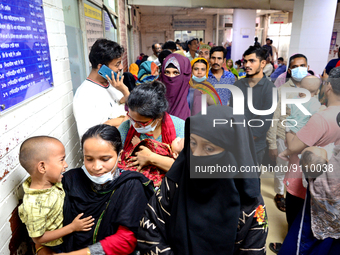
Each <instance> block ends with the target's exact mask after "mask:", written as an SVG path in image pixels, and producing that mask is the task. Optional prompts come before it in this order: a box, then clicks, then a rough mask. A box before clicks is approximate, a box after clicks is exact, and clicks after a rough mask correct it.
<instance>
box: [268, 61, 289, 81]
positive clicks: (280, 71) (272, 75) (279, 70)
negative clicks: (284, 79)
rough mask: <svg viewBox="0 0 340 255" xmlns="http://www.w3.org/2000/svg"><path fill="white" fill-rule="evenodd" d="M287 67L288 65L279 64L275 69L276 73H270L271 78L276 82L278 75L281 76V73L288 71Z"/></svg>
mask: <svg viewBox="0 0 340 255" xmlns="http://www.w3.org/2000/svg"><path fill="white" fill-rule="evenodd" d="M286 68H287V66H286V65H281V66H278V67H277V68H276V69H275V71H274V73H272V74H271V75H270V78H271V80H272V81H273V82H274V81H275V80H276V79H277V77H279V75H280V74H283V73H284V72H285V71H286Z"/></svg>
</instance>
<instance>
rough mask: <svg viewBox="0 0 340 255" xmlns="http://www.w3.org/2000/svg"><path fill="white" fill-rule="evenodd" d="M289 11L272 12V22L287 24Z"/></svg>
mask: <svg viewBox="0 0 340 255" xmlns="http://www.w3.org/2000/svg"><path fill="white" fill-rule="evenodd" d="M287 23H288V12H286V13H283V12H278V13H272V14H270V24H287Z"/></svg>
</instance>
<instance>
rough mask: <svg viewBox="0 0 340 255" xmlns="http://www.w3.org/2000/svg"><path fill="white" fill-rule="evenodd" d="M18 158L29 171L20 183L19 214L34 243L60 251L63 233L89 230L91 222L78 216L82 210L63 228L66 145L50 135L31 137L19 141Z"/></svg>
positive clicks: (91, 220) (91, 219)
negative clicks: (21, 192)
mask: <svg viewBox="0 0 340 255" xmlns="http://www.w3.org/2000/svg"><path fill="white" fill-rule="evenodd" d="M19 161H20V164H21V165H22V167H23V168H24V169H25V170H26V171H27V172H28V173H29V174H30V177H28V178H27V180H26V181H25V182H24V183H23V189H24V192H25V194H24V198H23V203H22V204H21V205H20V206H19V217H20V219H21V221H22V222H23V223H25V225H26V228H27V231H28V234H29V236H30V237H31V238H32V239H33V241H34V243H37V244H42V245H44V246H48V247H49V248H51V249H52V250H54V251H55V252H60V251H62V242H63V240H62V237H63V236H65V235H68V234H70V233H72V232H74V231H89V230H90V229H91V227H92V225H93V221H94V219H93V218H92V217H91V216H89V217H87V218H84V219H80V217H81V216H82V215H83V213H81V214H79V215H78V216H77V217H76V218H75V219H74V220H73V222H72V223H71V224H69V225H67V226H64V227H63V219H64V218H63V205H64V197H65V193H64V190H63V187H62V184H61V179H62V177H63V176H62V173H63V172H65V169H66V168H67V167H68V165H67V163H66V161H65V148H64V146H63V144H62V143H61V142H60V141H59V140H58V139H56V138H53V137H49V136H36V137H31V138H28V139H27V140H25V141H24V142H23V143H22V145H21V147H20V152H19ZM42 247H43V246H42Z"/></svg>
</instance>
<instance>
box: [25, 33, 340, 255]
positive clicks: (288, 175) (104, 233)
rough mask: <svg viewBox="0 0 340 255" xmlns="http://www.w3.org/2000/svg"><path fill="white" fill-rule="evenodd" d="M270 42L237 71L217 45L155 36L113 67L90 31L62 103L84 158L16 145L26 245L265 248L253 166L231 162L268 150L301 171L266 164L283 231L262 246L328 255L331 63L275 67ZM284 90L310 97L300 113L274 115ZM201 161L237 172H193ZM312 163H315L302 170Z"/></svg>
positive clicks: (36, 141)
mask: <svg viewBox="0 0 340 255" xmlns="http://www.w3.org/2000/svg"><path fill="white" fill-rule="evenodd" d="M271 43H272V42H270V40H269V41H268V40H267V44H266V45H265V46H263V47H261V45H259V43H258V42H257V41H255V44H254V45H251V46H249V48H248V49H245V52H244V54H243V59H242V60H238V61H236V62H235V64H236V66H235V67H234V63H233V61H232V60H231V59H230V56H228V49H226V48H225V47H223V46H214V45H212V44H211V43H210V44H209V43H208V44H203V43H202V42H199V41H198V39H196V38H193V39H191V40H190V41H188V42H187V43H186V44H185V45H183V44H182V43H180V42H173V41H168V42H166V43H164V44H159V43H156V44H154V45H152V50H153V55H152V56H145V55H143V56H142V55H141V56H140V58H139V59H138V60H137V61H136V63H133V64H132V65H131V66H130V67H129V72H126V73H124V74H122V75H121V73H122V69H123V65H122V55H123V53H124V49H123V48H122V47H121V46H120V45H119V44H117V43H116V42H113V41H110V40H107V39H98V40H97V41H96V42H95V43H94V45H93V46H92V48H91V52H90V54H89V60H90V63H91V66H92V67H91V68H92V69H91V72H90V74H89V76H88V77H87V78H86V80H85V81H84V82H83V83H82V84H81V85H80V87H79V88H78V89H77V91H76V93H75V96H74V101H73V111H74V116H75V120H76V123H77V129H78V134H79V137H80V141H81V151H82V153H83V165H82V166H80V167H78V168H75V169H71V170H67V171H66V168H67V167H68V165H67V163H66V162H65V157H66V155H65V148H64V146H63V144H62V143H61V142H60V141H59V140H58V139H56V138H53V137H49V136H35V137H31V138H28V139H27V140H26V141H24V142H23V143H22V145H21V148H20V153H19V160H20V164H21V165H22V166H23V168H24V169H25V170H26V171H27V172H28V173H29V175H30V177H29V178H28V179H27V180H26V181H25V182H24V183H23V189H24V192H25V195H24V199H23V203H22V205H20V207H19V216H20V219H21V220H22V222H23V223H25V225H26V228H27V231H28V233H29V236H30V237H31V238H32V240H33V242H34V243H35V247H36V253H37V254H38V255H42V254H79V255H81V254H84V255H85V254H86V255H88V254H93V255H96V254H98V255H101V254H138V253H139V254H195V255H196V254H249V255H250V254H254V255H255V254H266V239H267V234H268V217H267V213H266V205H265V204H264V201H263V198H262V195H261V182H260V175H261V171H254V172H252V171H250V172H246V173H245V172H243V171H240V169H241V168H248V169H252V168H257V169H261V164H263V162H264V160H265V158H266V156H267V157H268V158H270V159H272V161H273V162H274V163H273V164H276V165H287V166H291V165H298V166H301V167H299V171H294V172H290V171H288V172H275V182H274V184H275V185H274V186H275V192H276V196H275V198H274V200H275V203H276V205H277V207H278V209H279V210H281V211H285V212H286V215H287V222H288V228H289V231H288V234H287V237H286V239H285V241H284V243H283V244H281V243H271V244H270V245H269V247H270V249H271V250H272V251H274V252H275V253H279V254H336V252H337V251H338V250H339V248H340V241H339V233H340V224H339V222H340V221H339V218H340V207H339V204H340V196H339V195H338V188H337V187H339V179H338V178H337V177H339V176H338V175H339V174H337V173H338V172H339V171H338V170H339V169H338V168H339V151H340V149H339V148H338V147H339V146H340V132H339V131H340V127H339V121H340V117H339V112H340V80H339V78H340V67H339V68H337V67H333V68H331V69H330V70H328V71H327V72H326V71H325V72H324V74H323V75H322V76H316V75H315V74H314V73H312V72H310V70H309V66H308V63H307V57H306V56H304V55H302V54H295V55H293V56H291V57H290V59H289V61H288V63H287V66H288V69H287V70H285V67H286V66H285V65H284V61H283V59H282V58H278V55H277V51H276V52H275V51H274V52H273V49H272V48H271V46H270V45H271ZM183 46H184V47H183ZM229 47H231V44H230V45H229ZM185 49H186V50H187V51H185ZM229 50H230V48H229ZM229 53H230V52H229ZM275 55H276V59H277V62H278V63H279V65H278V66H276V69H275V70H274V61H273V60H274V58H275ZM227 58H228V60H227ZM327 67H328V65H327ZM271 76H272V77H271ZM273 82H275V85H274V83H273ZM224 85H229V86H228V88H226V87H224ZM230 86H232V87H230ZM229 88H230V89H229ZM286 88H288V89H289V88H293V90H291V91H290V92H289V93H286V92H285V95H286V96H287V98H289V99H292V100H293V99H296V100H301V99H304V98H310V99H309V100H305V102H304V103H303V107H305V109H306V110H307V111H308V112H310V114H309V115H306V114H304V113H303V112H302V111H301V108H300V107H298V105H295V104H287V106H286V114H285V115H282V112H281V110H282V109H281V95H282V93H283V91H285V89H286ZM236 89H237V90H238V91H240V92H242V93H243V96H244V100H243V102H240V100H239V98H238V97H237V96H236V93H235V91H236ZM294 89H296V90H295V91H294ZM249 91H251V92H249ZM248 99H249V100H248ZM248 101H250V102H252V104H249V103H248ZM236 107H242V108H243V114H242V115H239V114H235V110H236ZM263 112H265V114H264V113H263ZM268 119H272V120H276V119H277V120H278V121H270V122H268V121H266V120H268ZM216 120H220V122H221V120H223V125H222V124H221V123H218V124H216ZM255 121H262V123H264V124H263V125H255V124H254V123H252V125H250V124H249V123H251V122H255ZM286 122H288V123H293V124H291V125H285V124H284V123H286ZM231 123H236V124H234V125H233V124H231ZM42 148H43V150H42ZM266 152H268V153H266ZM212 165H219V166H229V168H231V169H236V171H229V172H228V171H224V172H222V171H221V172H219V173H216V175H212V173H211V172H208V171H202V172H197V169H198V168H199V169H203V168H205V169H208V168H209V167H211V166H212ZM312 167H314V168H317V167H320V169H322V170H323V171H322V172H321V173H320V174H318V175H316V174H311V171H310V169H311V168H312ZM329 169H332V171H329ZM65 171H66V172H65ZM284 186H286V196H284ZM302 243H303V244H304V245H301V244H302Z"/></svg>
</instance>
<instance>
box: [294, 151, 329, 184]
mask: <svg viewBox="0 0 340 255" xmlns="http://www.w3.org/2000/svg"><path fill="white" fill-rule="evenodd" d="M327 164H328V162H327V160H326V159H325V158H322V157H320V156H317V155H315V154H314V153H313V152H311V151H304V152H303V153H302V155H301V159H300V165H301V168H302V171H303V172H304V174H305V175H306V177H311V178H316V177H318V176H319V175H321V174H322V173H323V172H324V171H327ZM313 170H315V171H313ZM317 170H318V171H317Z"/></svg>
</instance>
